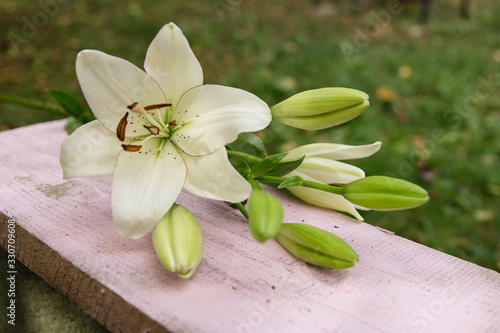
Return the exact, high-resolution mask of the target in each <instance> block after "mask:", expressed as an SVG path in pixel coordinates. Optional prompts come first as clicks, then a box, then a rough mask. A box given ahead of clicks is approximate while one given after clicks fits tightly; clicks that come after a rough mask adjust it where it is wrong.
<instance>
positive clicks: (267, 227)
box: [248, 189, 284, 242]
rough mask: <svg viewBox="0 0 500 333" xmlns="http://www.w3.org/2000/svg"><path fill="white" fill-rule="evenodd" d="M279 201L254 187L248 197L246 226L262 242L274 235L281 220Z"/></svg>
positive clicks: (281, 209)
mask: <svg viewBox="0 0 500 333" xmlns="http://www.w3.org/2000/svg"><path fill="white" fill-rule="evenodd" d="M283 215H284V213H283V207H282V206H281V203H280V202H279V201H278V199H276V198H275V197H273V196H272V195H271V194H269V193H267V192H266V191H264V190H261V189H254V190H253V191H252V194H250V198H249V199H248V226H249V227H250V232H251V233H252V236H253V237H254V238H255V239H256V240H258V241H259V242H264V241H266V240H267V239H269V238H272V237H274V236H275V235H276V233H277V232H278V230H279V229H280V226H281V222H282V221H283Z"/></svg>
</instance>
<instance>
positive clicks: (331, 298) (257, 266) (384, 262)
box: [0, 121, 500, 332]
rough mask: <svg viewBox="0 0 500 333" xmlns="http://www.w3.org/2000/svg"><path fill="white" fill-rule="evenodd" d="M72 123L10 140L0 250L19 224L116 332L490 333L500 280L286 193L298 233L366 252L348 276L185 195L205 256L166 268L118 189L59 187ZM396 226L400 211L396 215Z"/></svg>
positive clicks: (34, 263) (0, 140)
mask: <svg viewBox="0 0 500 333" xmlns="http://www.w3.org/2000/svg"><path fill="white" fill-rule="evenodd" d="M63 124H64V123H63V122H61V121H57V122H50V123H45V124H38V125H34V126H30V127H25V128H21V129H16V130H12V131H7V132H3V133H0V147H1V148H0V161H1V162H0V174H1V175H2V176H1V177H0V213H1V214H2V215H3V218H2V219H1V228H0V231H1V234H0V242H1V244H2V246H3V247H5V245H6V237H7V233H6V221H7V220H6V218H7V217H8V218H13V219H15V220H16V224H17V227H16V237H17V238H16V241H17V243H16V249H17V257H18V259H19V260H20V261H21V262H23V263H24V264H25V265H26V266H27V267H29V268H30V269H32V270H33V271H35V272H36V273H37V274H39V275H40V276H41V277H43V278H44V279H45V280H47V281H48V282H49V283H50V284H51V285H53V286H54V287H55V288H57V289H58V290H59V291H60V292H61V293H63V294H64V295H67V296H68V297H69V298H70V299H71V300H72V301H74V302H75V303H77V304H78V305H79V306H80V307H81V308H82V309H84V310H85V311H86V312H87V313H89V314H90V315H91V316H93V317H94V318H96V319H97V320H98V321H99V322H101V323H103V324H104V325H105V326H106V327H108V328H109V329H110V330H112V331H115V332H141V331H142V332H148V331H149V332H161V331H165V330H168V331H171V332H276V331H283V332H285V331H286V332H353V331H356V332H424V331H425V332H492V331H495V330H498V328H499V327H500V274H498V273H497V272H494V271H492V270H488V269H485V268H482V267H479V266H477V265H474V264H471V263H468V262H466V261H463V260H460V259H457V258H454V257H451V256H449V255H446V254H443V253H441V252H438V251H435V250H432V249H430V248H427V247H425V246H422V245H419V244H416V243H413V242H411V241H408V240H406V239H403V238H401V237H398V236H396V235H392V234H391V233H388V232H385V231H383V230H380V229H378V228H375V227H373V226H370V225H369V224H366V223H360V222H356V221H355V220H353V219H350V218H348V217H345V216H343V215H341V214H337V213H335V212H332V211H329V210H324V209H318V208H315V207H310V206H308V205H305V204H303V203H301V202H299V201H296V200H295V199H292V198H289V197H286V196H284V195H281V194H279V195H278V196H279V197H280V199H281V200H282V202H283V204H284V208H285V219H286V221H287V222H301V221H304V222H307V223H309V224H312V225H315V226H318V227H321V228H323V229H326V230H329V231H331V232H334V233H335V234H337V235H338V236H340V237H342V238H343V239H344V240H346V241H347V242H348V243H349V244H350V245H351V246H352V247H353V248H354V249H355V250H356V252H357V253H358V254H359V257H360V262H359V263H358V264H357V265H356V266H355V267H354V268H351V269H348V270H341V271H337V270H325V269H320V268H316V267H313V266H310V265H307V264H304V263H303V262H301V261H299V260H297V259H295V258H294V257H292V256H291V255H289V254H288V253H287V252H286V251H285V250H284V249H283V248H281V247H280V246H279V245H278V244H277V243H276V242H274V241H268V242H266V243H265V244H259V243H257V242H255V241H254V240H253V239H252V237H251V235H250V233H249V232H248V229H247V225H246V223H245V221H244V219H243V218H242V217H241V216H240V214H239V213H238V212H237V211H234V210H232V209H231V208H229V207H227V206H226V205H225V204H224V203H221V202H217V201H211V200H207V199H203V198H198V197H195V196H192V195H190V194H189V193H182V194H181V196H180V198H179V200H178V203H180V204H183V205H184V206H186V207H187V208H188V209H190V210H191V211H192V212H193V213H194V215H195V216H196V217H197V219H198V220H199V222H200V225H201V227H202V230H203V241H204V258H203V261H202V263H201V265H200V267H199V269H198V272H197V273H196V274H195V275H194V277H193V278H192V279H191V280H189V281H185V280H182V279H180V278H177V277H176V276H175V275H173V274H170V273H169V272H167V271H166V270H165V269H164V268H163V267H162V266H161V265H160V263H159V262H158V261H157V258H156V256H155V254H154V250H153V245H152V242H151V238H150V234H148V235H146V236H145V237H143V238H141V239H139V240H129V239H125V238H123V237H121V236H120V235H118V233H117V232H116V231H115V229H114V225H113V222H112V219H111V207H110V188H111V182H110V180H111V179H110V178H109V177H106V178H89V179H73V180H64V179H62V172H61V170H60V167H59V157H58V155H59V147H60V145H61V142H62V141H63V140H64V138H65V136H66V134H65V132H64V130H63ZM388 214H390V213H388Z"/></svg>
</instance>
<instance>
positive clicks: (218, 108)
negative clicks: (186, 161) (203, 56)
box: [172, 85, 271, 156]
mask: <svg viewBox="0 0 500 333" xmlns="http://www.w3.org/2000/svg"><path fill="white" fill-rule="evenodd" d="M174 119H176V120H177V124H180V125H182V126H183V127H181V128H180V129H178V130H177V131H176V132H175V133H174V135H173V136H172V138H173V140H174V141H175V142H176V143H177V145H178V146H179V147H180V148H181V149H182V150H183V151H184V152H186V153H187V154H189V155H192V156H201V155H206V154H210V153H212V152H214V151H216V150H217V149H220V148H222V147H224V146H225V145H227V144H229V143H231V142H233V141H234V140H236V138H237V137H238V134H239V133H242V132H255V131H259V130H261V129H264V128H265V127H267V125H269V123H270V122H271V111H270V109H269V107H268V105H267V104H266V103H265V102H264V101H262V100H261V99H260V98H258V97H257V96H255V95H253V94H251V93H249V92H247V91H244V90H241V89H237V88H231V87H224V86H218V85H203V86H198V87H195V88H193V89H191V90H189V91H187V92H186V93H185V94H184V95H183V96H182V97H181V100H180V101H179V104H178V105H177V108H176V109H175V112H174Z"/></svg>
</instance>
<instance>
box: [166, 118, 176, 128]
mask: <svg viewBox="0 0 500 333" xmlns="http://www.w3.org/2000/svg"><path fill="white" fill-rule="evenodd" d="M174 126H177V122H176V121H175V119H174V120H172V121H169V122H168V127H174Z"/></svg>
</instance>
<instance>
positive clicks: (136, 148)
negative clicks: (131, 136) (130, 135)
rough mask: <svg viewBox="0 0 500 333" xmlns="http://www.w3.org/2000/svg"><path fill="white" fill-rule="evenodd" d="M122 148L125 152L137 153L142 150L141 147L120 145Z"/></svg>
mask: <svg viewBox="0 0 500 333" xmlns="http://www.w3.org/2000/svg"><path fill="white" fill-rule="evenodd" d="M122 147H123V149H124V150H125V151H139V150H141V148H142V146H135V145H122Z"/></svg>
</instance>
